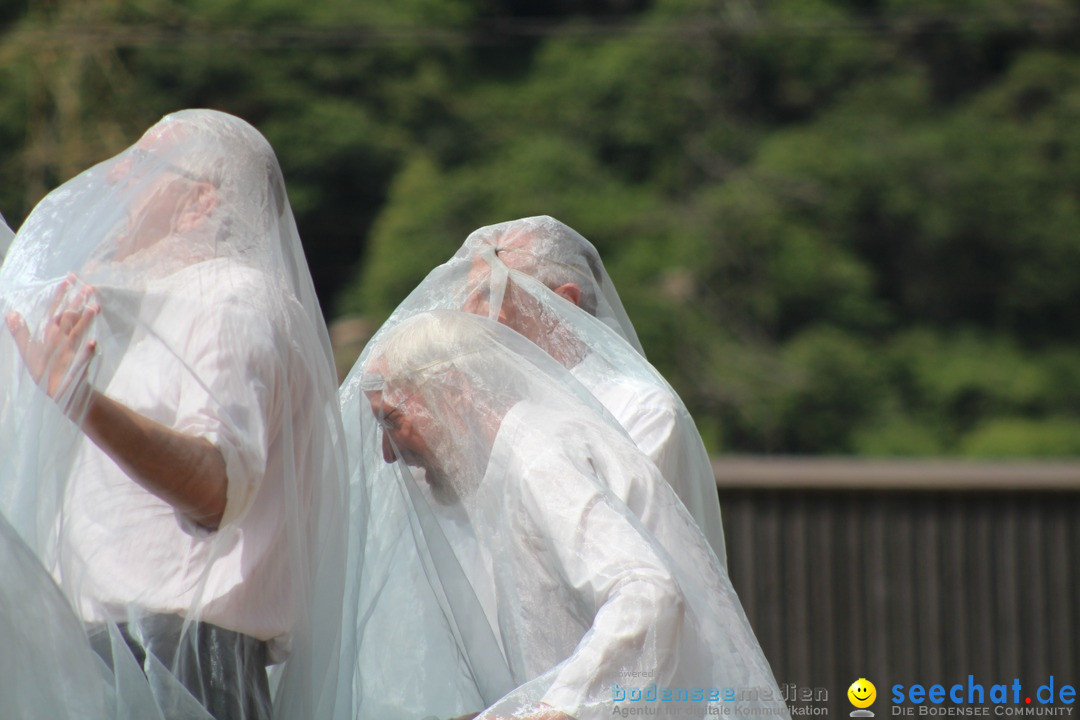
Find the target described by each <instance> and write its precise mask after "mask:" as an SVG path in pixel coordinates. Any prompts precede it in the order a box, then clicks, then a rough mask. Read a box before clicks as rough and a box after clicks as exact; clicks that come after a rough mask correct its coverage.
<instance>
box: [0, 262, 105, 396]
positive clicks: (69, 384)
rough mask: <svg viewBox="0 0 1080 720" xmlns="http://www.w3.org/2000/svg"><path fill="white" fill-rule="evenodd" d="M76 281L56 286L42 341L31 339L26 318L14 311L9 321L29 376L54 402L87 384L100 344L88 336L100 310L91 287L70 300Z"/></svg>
mask: <svg viewBox="0 0 1080 720" xmlns="http://www.w3.org/2000/svg"><path fill="white" fill-rule="evenodd" d="M74 282H75V278H74V276H68V277H67V278H65V279H64V281H63V282H61V283H60V285H59V286H58V287H57V289H56V293H55V294H54V295H53V299H52V302H51V303H50V305H49V313H48V321H47V323H46V324H45V329H44V332H43V333H42V337H41V339H40V340H39V339H37V338H35V337H33V336H31V334H30V330H29V328H28V327H27V326H26V319H25V318H24V317H23V316H22V315H21V314H19V313H18V312H16V311H14V310H13V311H11V312H9V313H8V314H7V318H6V320H7V326H8V331H9V332H10V333H11V335H12V337H14V338H15V344H16V346H17V347H18V348H19V353H20V354H21V355H22V358H23V362H24V363H25V364H26V369H27V370H28V371H29V373H30V376H31V377H32V378H34V382H36V383H37V384H38V385H39V386H40V387H41V389H42V390H44V391H45V392H46V394H48V396H49V397H51V398H53V399H54V400H57V399H59V398H61V397H62V396H63V395H64V394H65V393H66V392H67V391H68V390H69V389H71V388H73V387H74V388H76V389H78V388H79V386H81V385H82V384H83V383H84V381H85V379H86V372H87V370H88V369H89V366H90V360H91V359H92V358H93V356H94V351H95V350H96V349H97V341H96V340H93V339H90V340H87V339H85V336H86V334H87V331H88V330H89V329H90V326H91V324H92V322H93V320H94V317H95V316H96V315H97V314H98V313H99V312H100V311H101V307H100V306H99V305H98V304H97V303H96V302H91V298H92V297H93V288H91V287H90V286H83V287H82V288H81V289H79V291H78V292H76V293H75V296H74V297H73V298H69V297H68V295H69V294H70V293H69V291H70V290H71V287H72V285H73V284H74Z"/></svg>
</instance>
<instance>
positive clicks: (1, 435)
mask: <svg viewBox="0 0 1080 720" xmlns="http://www.w3.org/2000/svg"><path fill="white" fill-rule="evenodd" d="M0 311H2V313H3V315H4V317H5V320H6V325H7V327H6V328H4V329H2V330H0V386H2V389H0V456H2V457H4V458H5V459H6V460H5V464H4V468H3V469H2V470H0V473H2V477H0V511H2V512H3V514H4V515H5V516H6V517H7V518H8V520H9V521H10V523H11V525H12V527H13V528H14V529H15V531H16V532H17V533H18V535H19V537H20V538H21V539H22V540H23V542H25V543H26V545H27V546H28V547H29V548H30V550H31V551H32V552H33V553H34V555H35V556H36V557H37V558H38V560H39V562H40V563H41V566H42V568H44V569H45V571H46V572H47V573H48V574H49V575H51V576H52V577H53V578H54V579H55V581H56V583H57V585H58V586H59V588H60V591H61V592H62V593H63V595H64V596H65V597H66V598H67V601H68V603H69V605H70V608H71V609H72V611H73V614H74V616H75V617H76V618H77V619H78V621H79V624H80V626H81V627H80V637H81V643H82V644H83V649H85V650H86V651H87V652H91V651H92V652H91V655H92V657H94V658H96V659H97V660H96V662H98V663H99V665H100V666H101V667H102V668H104V671H105V673H106V678H107V682H108V684H109V686H110V688H111V691H110V692H111V693H112V695H113V696H114V697H115V708H116V712H115V716H117V717H138V718H145V717H155V716H163V717H170V718H171V717H203V718H205V717H209V716H210V715H209V714H208V713H207V711H206V709H204V708H206V707H211V708H215V709H214V713H216V714H217V716H219V717H238V718H261V717H269V716H271V714H272V715H273V716H274V717H298V718H312V717H319V718H324V717H325V718H331V717H336V716H338V715H337V714H336V713H339V712H340V713H341V714H340V716H341V717H347V716H348V713H349V711H350V710H351V706H352V700H351V679H352V675H353V672H352V668H351V666H350V667H343V666H342V664H341V663H342V660H343V658H346V659H347V658H348V657H349V655H350V654H351V653H343V651H342V648H343V647H344V648H349V649H351V648H353V647H354V646H353V644H352V640H351V638H350V637H349V636H348V634H347V633H345V634H343V633H342V618H343V617H348V618H349V619H350V621H351V620H352V618H353V617H355V604H352V605H350V602H352V601H351V600H350V598H348V597H347V596H346V567H347V565H346V558H345V554H346V552H347V550H348V540H349V538H350V537H352V536H354V535H359V536H361V537H363V536H364V534H365V533H364V530H363V528H362V527H360V528H359V529H357V530H356V531H355V532H353V531H352V530H351V529H350V527H349V524H348V523H349V521H350V518H349V515H348V508H349V502H350V498H349V494H348V487H347V471H346V463H347V459H346V457H345V449H344V445H343V443H342V442H341V431H342V428H341V420H340V415H339V412H338V402H337V392H336V380H335V373H334V367H333V362H332V356H331V352H330V343H329V337H328V334H327V332H326V328H325V325H324V323H323V320H322V315H321V312H320V309H319V306H318V302H317V300H316V298H315V292H314V288H313V286H312V284H311V279H310V275H309V273H308V270H307V264H306V261H305V259H304V256H303V250H302V247H301V245H300V240H299V237H298V236H297V232H296V226H295V222H294V220H293V217H292V212H291V209H290V208H289V204H288V200H287V196H286V193H285V186H284V182H283V180H282V177H281V172H280V169H279V167H278V164H277V160H276V158H275V156H274V153H273V151H272V149H271V148H270V146H269V144H268V143H267V142H266V140H265V139H264V138H263V137H262V136H261V135H260V134H259V133H258V132H257V131H256V130H255V129H254V128H252V127H251V126H250V125H248V124H247V123H245V122H244V121H242V120H240V119H238V118H235V117H232V116H229V115H226V114H224V113H220V112H216V111H209V110H189V111H182V112H179V113H175V114H172V115H169V116H167V117H165V118H164V119H163V120H162V121H161V122H159V123H158V124H157V125H155V126H154V127H152V128H151V129H150V130H148V131H147V133H146V134H145V135H144V136H143V137H142V138H141V139H140V140H139V141H138V142H137V143H136V144H135V145H134V146H132V147H131V148H129V149H127V150H126V151H124V152H123V153H121V154H120V155H118V156H116V157H115V158H112V159H110V160H107V161H105V162H103V163H101V164H99V165H97V166H95V167H93V168H90V169H89V170H87V171H85V172H84V173H82V174H80V175H79V176H77V177H75V178H73V179H72V180H70V181H68V182H67V183H65V184H64V185H62V186H61V187H59V188H57V189H56V190H54V191H53V192H52V193H50V194H49V195H48V196H47V197H46V198H45V199H43V200H42V201H41V203H39V205H38V206H37V207H36V208H35V210H34V212H33V213H32V214H31V215H30V217H29V218H28V219H27V220H26V222H25V223H24V224H23V226H22V227H21V228H20V230H19V232H18V234H17V235H16V237H15V240H14V242H13V243H12V246H11V249H10V252H9V254H8V256H7V258H6V261H5V263H4V265H3V268H2V269H0ZM65 348H66V349H67V350H68V351H69V352H64V349H65ZM102 408H106V409H107V410H108V413H109V414H108V415H104V416H103V415H102V414H101V413H102V412H105V411H104V410H102ZM102 417H107V418H108V419H109V420H110V422H108V423H102V422H101V419H102ZM118 428H119V429H118ZM125 431H133V432H135V433H136V434H135V435H134V436H132V435H130V434H124V432H125ZM118 434H123V435H124V436H123V437H122V438H121V439H119V440H118V439H117V437H118ZM132 437H134V438H135V439H134V440H132ZM7 459H11V461H10V462H8V460H7ZM161 467H165V468H167V469H166V471H165V472H164V473H163V474H160V473H159V474H155V472H157V471H158V470H160V468H161ZM162 477H164V482H165V483H166V486H163V485H162V484H161V483H162V482H163V480H162ZM179 480H184V481H186V482H178V481H179ZM217 481H220V482H218V484H217V485H214V482H217ZM170 483H172V484H170ZM189 488H198V489H199V493H202V495H200V496H199V497H197V498H195V499H192V497H191V496H190V495H188V494H185V493H187V492H188V489H189ZM207 488H209V489H207ZM202 497H209V498H210V500H209V501H207V502H208V503H209V504H202V500H201V499H200V498H202ZM354 499H355V498H354ZM359 502H362V498H361V499H360V500H359ZM207 508H209V509H207ZM355 520H356V521H357V522H362V521H363V518H362V517H361V516H359V515H358V516H356V518H355ZM352 566H353V563H350V564H349V567H352ZM355 570H356V572H359V568H358V567H357V568H355ZM22 601H23V603H26V604H30V603H34V602H36V599H35V598H34V597H32V596H27V597H25V598H23V599H22ZM72 641H73V642H75V643H76V644H78V642H77V641H79V638H72ZM82 656H84V657H85V656H86V653H82ZM268 665H272V666H273V668H272V670H271V674H272V677H270V678H268V677H267V671H266V667H267V666H268ZM339 678H344V682H338V680H339ZM271 683H272V684H273V688H274V691H273V696H272V697H271V691H270V687H271Z"/></svg>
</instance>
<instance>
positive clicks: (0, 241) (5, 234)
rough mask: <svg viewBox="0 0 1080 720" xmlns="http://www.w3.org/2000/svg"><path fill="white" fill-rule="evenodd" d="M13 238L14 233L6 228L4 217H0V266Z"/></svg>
mask: <svg viewBox="0 0 1080 720" xmlns="http://www.w3.org/2000/svg"><path fill="white" fill-rule="evenodd" d="M13 237H15V233H14V232H13V231H12V230H11V228H10V227H8V224H7V220H5V219H4V216H3V215H0V265H3V263H4V256H5V255H7V250H8V246H9V245H11V239H12V238H13Z"/></svg>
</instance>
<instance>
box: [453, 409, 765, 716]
mask: <svg viewBox="0 0 1080 720" xmlns="http://www.w3.org/2000/svg"><path fill="white" fill-rule="evenodd" d="M537 428H542V431H540V432H537V431H536V430H537ZM618 498H625V500H626V506H623V504H622V503H621V502H620V500H619V499H618ZM463 502H464V503H465V505H466V507H467V508H470V510H469V512H470V515H471V516H472V521H473V523H474V525H475V532H476V534H477V538H478V540H479V542H480V543H481V545H482V546H483V547H484V549H485V551H486V552H488V553H490V554H491V555H492V558H491V560H490V567H491V573H492V576H493V584H494V588H495V602H496V605H497V613H498V622H497V625H498V628H499V633H500V634H501V639H502V644H503V647H504V650H505V652H506V655H507V661H508V663H509V665H510V669H511V672H512V674H513V676H514V678H515V680H516V681H517V682H527V681H530V680H533V679H535V678H537V677H539V676H542V675H544V674H545V673H548V677H547V678H546V680H545V681H544V682H550V685H549V686H548V687H547V688H546V690H544V691H543V693H542V698H541V699H542V701H543V702H545V703H547V704H549V705H551V706H553V707H556V708H562V709H564V710H566V711H567V712H571V713H573V714H575V715H576V716H578V717H581V713H582V710H583V709H585V708H592V711H586V712H585V714H597V715H610V713H611V709H610V702H611V700H612V686H613V683H616V682H623V683H625V681H626V677H627V676H628V675H627V673H629V672H632V671H635V670H636V671H637V672H638V673H639V674H638V675H637V677H648V678H649V679H650V681H652V682H656V683H658V684H660V685H668V686H682V687H702V686H704V685H703V683H708V682H709V681H710V672H711V671H712V670H713V667H714V665H713V663H712V661H711V660H710V653H711V652H712V651H713V650H715V651H716V652H718V653H723V652H724V649H723V648H722V647H720V645H721V644H723V643H725V642H727V641H728V640H729V638H726V637H725V638H719V639H717V640H715V643H714V644H715V647H710V646H709V645H708V643H709V641H710V635H709V628H710V627H712V625H710V624H709V623H713V624H715V623H724V624H726V627H725V632H727V633H728V634H729V635H732V636H738V635H739V634H740V632H742V628H743V627H744V626H745V621H744V620H743V619H742V616H741V611H740V613H739V615H738V616H737V617H736V616H734V615H732V616H727V615H726V614H725V611H724V610H723V609H722V606H720V605H715V604H712V605H710V610H716V611H717V613H718V614H720V615H724V617H718V618H712V619H707V620H706V622H705V623H703V622H702V618H701V617H700V615H699V614H698V611H695V610H692V609H691V598H690V596H689V595H687V591H689V592H691V593H693V594H694V595H693V597H694V598H696V600H695V602H697V601H699V600H702V599H703V598H705V597H706V596H713V597H715V598H716V599H717V601H718V602H724V601H723V600H721V597H724V598H727V597H730V596H733V595H734V593H733V592H731V591H730V584H729V583H727V581H726V575H724V574H723V571H722V569H720V568H719V566H718V565H717V564H716V562H715V559H714V558H713V556H712V553H711V552H710V550H709V549H708V547H707V543H706V541H705V538H704V537H703V536H702V535H701V533H700V531H699V530H698V529H697V528H696V526H694V524H693V521H692V520H691V518H690V517H689V515H688V514H687V512H686V510H685V508H684V507H683V506H682V504H681V503H680V502H679V501H678V500H677V498H676V497H675V495H674V494H673V492H672V491H671V489H670V487H668V485H667V484H666V483H665V482H664V481H663V479H662V478H661V477H660V476H659V474H658V472H657V470H656V468H655V466H654V465H653V464H652V463H651V462H650V461H649V460H648V459H647V458H646V457H645V456H644V455H642V454H641V453H639V452H637V451H636V450H634V448H633V447H632V445H630V443H629V442H628V441H627V440H626V439H625V438H623V437H621V436H620V435H619V434H618V432H616V431H615V430H614V429H612V428H609V427H607V426H605V425H603V423H602V421H600V420H599V419H597V418H596V417H595V416H592V415H589V416H587V417H582V416H581V415H580V414H578V415H575V414H571V413H558V412H552V411H550V410H547V409H544V408H542V407H539V406H536V405H533V404H529V403H524V402H523V403H519V404H518V405H516V406H515V407H513V408H512V409H511V410H510V411H509V412H508V413H507V415H506V416H505V417H504V419H503V421H502V424H501V426H500V428H499V432H498V434H497V436H496V439H495V442H494V445H493V447H492V452H491V458H490V461H489V464H488V468H487V471H486V474H485V476H484V479H483V481H482V482H481V484H480V486H479V487H478V489H477V490H476V493H475V496H473V497H469V498H466V499H464V500H463ZM676 553H677V555H676ZM474 567H475V566H474ZM686 573H692V575H689V576H688V575H686ZM680 577H682V578H687V577H690V578H694V581H693V582H694V583H696V584H699V585H700V589H695V588H689V587H687V586H685V583H686V581H680V580H679V579H678V578H680ZM709 602H712V601H711V600H710V601H709ZM718 608H721V609H718ZM740 623H742V624H741V625H740ZM736 626H737V627H736ZM745 633H746V634H747V636H748V638H749V640H748V641H747V643H748V644H752V646H753V648H754V649H755V650H757V652H758V654H760V650H759V649H758V648H757V643H756V641H755V640H754V639H753V635H752V633H751V632H750V631H749V627H748V626H745ZM560 663H562V664H561V666H560V667H558V669H557V670H556V671H555V672H554V673H549V672H548V671H549V670H551V668H553V667H555V666H557V665H559V664H560ZM740 679H741V678H740ZM768 682H772V680H771V675H770V676H769V677H768ZM601 708H604V709H601Z"/></svg>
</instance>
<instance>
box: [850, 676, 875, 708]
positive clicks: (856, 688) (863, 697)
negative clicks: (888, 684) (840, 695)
mask: <svg viewBox="0 0 1080 720" xmlns="http://www.w3.org/2000/svg"><path fill="white" fill-rule="evenodd" d="M847 696H848V700H850V701H851V704H852V705H854V706H855V707H857V708H868V707H870V706H871V705H873V704H874V700H876V699H877V688H875V687H874V683H872V682H870V681H869V680H867V679H866V678H859V679H858V680H856V681H855V682H853V683H851V687H849V688H848V689H847Z"/></svg>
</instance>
